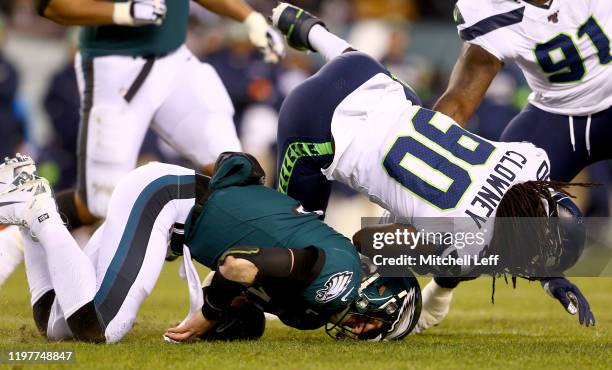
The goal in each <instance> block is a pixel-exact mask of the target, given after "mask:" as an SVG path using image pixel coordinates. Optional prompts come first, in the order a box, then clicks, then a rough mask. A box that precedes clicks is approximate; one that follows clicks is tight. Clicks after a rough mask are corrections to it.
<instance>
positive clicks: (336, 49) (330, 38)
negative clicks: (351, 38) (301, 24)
mask: <svg viewBox="0 0 612 370" xmlns="http://www.w3.org/2000/svg"><path fill="white" fill-rule="evenodd" d="M308 41H309V42H310V45H311V46H312V48H313V49H315V50H316V51H318V52H319V53H321V55H323V57H325V59H327V60H332V59H334V58H335V57H338V56H340V55H342V53H344V51H346V49H348V48H350V47H351V45H350V44H349V43H348V42H346V40H343V39H341V38H340V37H338V36H336V35H334V34H333V33H331V32H329V31H328V30H326V29H325V27H323V26H321V25H320V24H317V25H315V26H314V27H312V28H311V29H310V32H309V33H308Z"/></svg>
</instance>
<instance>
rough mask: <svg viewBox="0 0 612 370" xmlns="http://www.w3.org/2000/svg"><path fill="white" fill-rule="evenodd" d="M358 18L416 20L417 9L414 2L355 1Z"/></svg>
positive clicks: (406, 0)
mask: <svg viewBox="0 0 612 370" xmlns="http://www.w3.org/2000/svg"><path fill="white" fill-rule="evenodd" d="M354 3H355V14H356V16H357V17H358V18H379V19H381V18H382V19H396V20H405V19H416V18H417V8H416V4H415V2H414V1H412V0H354Z"/></svg>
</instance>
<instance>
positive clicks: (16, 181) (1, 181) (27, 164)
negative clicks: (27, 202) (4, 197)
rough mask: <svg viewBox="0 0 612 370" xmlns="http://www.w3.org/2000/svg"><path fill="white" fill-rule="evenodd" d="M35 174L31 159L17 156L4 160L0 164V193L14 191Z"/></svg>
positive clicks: (25, 156) (34, 166) (21, 155)
mask: <svg viewBox="0 0 612 370" xmlns="http://www.w3.org/2000/svg"><path fill="white" fill-rule="evenodd" d="M35 174H36V165H35V164H34V161H33V160H32V158H30V157H28V156H27V155H23V154H19V153H17V155H16V156H15V158H8V157H7V158H5V159H4V162H3V163H2V164H0V193H4V192H7V191H11V190H14V189H16V188H17V187H18V186H19V185H21V184H24V183H26V182H28V181H30V180H32V179H34V176H35Z"/></svg>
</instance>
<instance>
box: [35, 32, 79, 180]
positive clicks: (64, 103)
mask: <svg viewBox="0 0 612 370" xmlns="http://www.w3.org/2000/svg"><path fill="white" fill-rule="evenodd" d="M76 38H77V32H76V30H73V31H72V32H70V33H69V34H68V37H67V48H66V51H67V58H66V63H65V64H64V65H63V66H62V67H61V68H60V69H59V70H58V71H57V72H56V73H55V74H54V75H53V76H52V77H51V81H50V82H49V85H48V88H47V92H46V94H45V98H44V108H45V111H46V112H47V115H48V117H49V122H50V123H51V126H52V127H53V131H54V132H53V137H52V139H51V140H50V142H49V144H48V145H47V146H46V147H45V148H43V150H41V152H40V153H39V157H40V158H39V166H38V167H39V172H40V173H41V175H43V176H45V177H46V178H47V179H48V180H49V181H50V182H51V184H52V185H53V186H54V188H55V190H56V191H60V190H64V189H68V188H70V187H71V186H74V181H75V179H76V171H77V158H76V152H77V147H76V145H77V144H76V143H77V136H78V130H79V120H80V97H79V91H78V87H77V78H76V73H75V70H74V67H73V61H74V56H75V54H76V51H77V46H76V45H77V39H76Z"/></svg>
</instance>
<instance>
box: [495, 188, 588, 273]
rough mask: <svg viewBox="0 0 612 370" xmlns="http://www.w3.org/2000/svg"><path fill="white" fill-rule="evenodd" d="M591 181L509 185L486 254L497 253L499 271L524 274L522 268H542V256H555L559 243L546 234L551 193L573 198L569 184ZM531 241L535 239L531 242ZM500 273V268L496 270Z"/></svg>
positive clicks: (540, 269)
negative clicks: (500, 264)
mask: <svg viewBox="0 0 612 370" xmlns="http://www.w3.org/2000/svg"><path fill="white" fill-rule="evenodd" d="M593 185H594V184H587V183H566V182H558V181H527V182H524V183H521V184H516V185H514V186H512V187H511V188H510V189H508V191H507V192H506V194H505V195H504V197H503V198H502V199H501V202H500V203H499V206H498V208H497V214H496V216H495V226H494V232H493V238H492V241H491V244H490V246H489V253H490V254H498V255H499V256H500V261H501V262H502V264H503V266H499V267H501V268H502V269H503V272H508V273H510V274H511V275H513V276H514V275H519V276H521V275H523V276H524V275H525V273H526V271H525V268H526V267H532V266H533V267H535V269H536V270H537V271H540V272H541V271H543V268H544V264H545V262H546V259H547V258H548V257H550V256H553V257H554V256H558V253H559V248H560V245H559V243H558V242H557V241H556V240H557V239H555V238H551V237H550V230H549V229H550V227H549V226H550V222H549V219H548V218H549V213H548V212H549V210H548V209H547V207H546V204H549V205H551V204H554V203H555V200H554V199H553V193H555V192H559V193H562V194H565V195H567V196H568V197H570V198H574V196H573V195H572V194H570V193H569V192H568V191H567V188H569V187H578V186H579V187H591V186H593ZM534 241H536V242H535V243H534ZM498 273H502V271H498Z"/></svg>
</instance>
